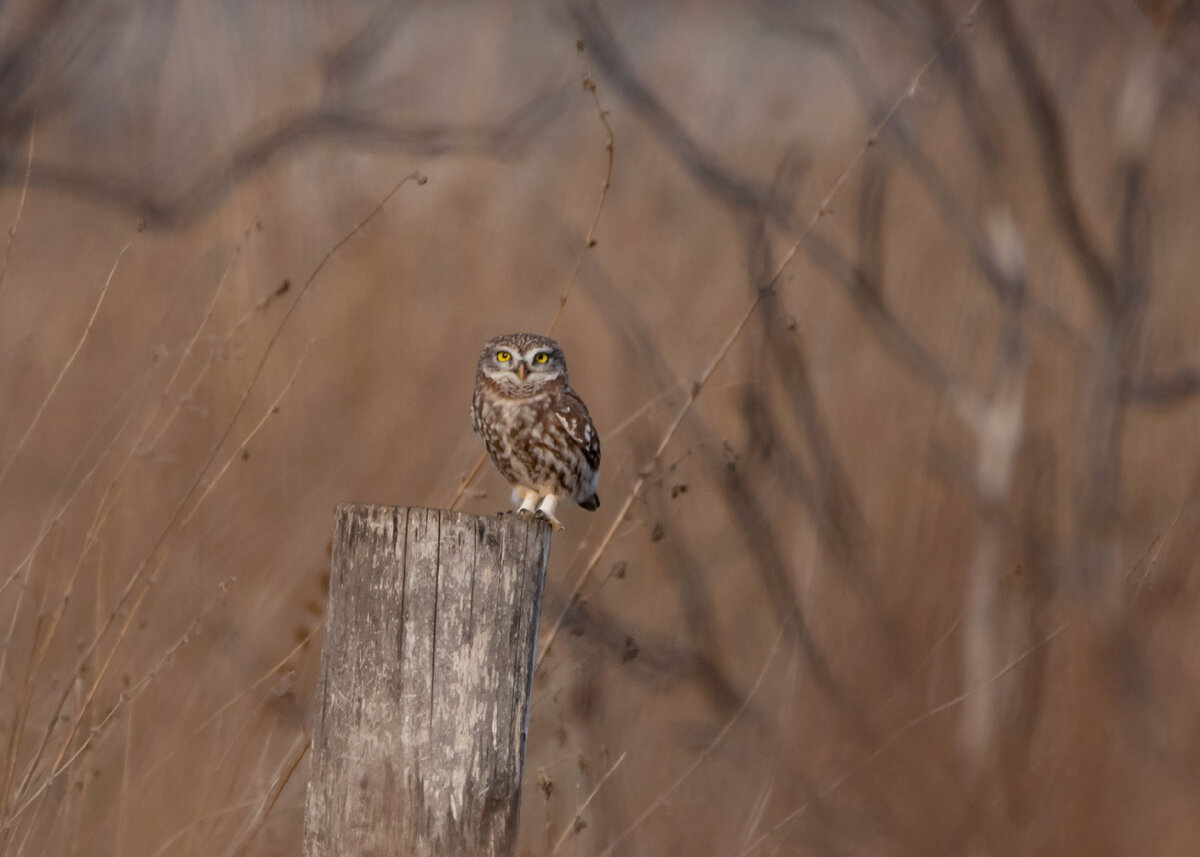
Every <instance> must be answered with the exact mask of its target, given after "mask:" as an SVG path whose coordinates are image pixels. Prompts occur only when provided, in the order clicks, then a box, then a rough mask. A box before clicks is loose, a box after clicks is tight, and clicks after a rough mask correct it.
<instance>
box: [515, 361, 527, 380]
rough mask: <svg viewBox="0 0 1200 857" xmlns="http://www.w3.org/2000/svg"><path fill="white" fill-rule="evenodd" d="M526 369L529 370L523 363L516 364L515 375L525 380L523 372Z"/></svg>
mask: <svg viewBox="0 0 1200 857" xmlns="http://www.w3.org/2000/svg"><path fill="white" fill-rule="evenodd" d="M528 371H529V370H528V369H527V368H526V367H525V364H524V363H518V364H517V377H518V378H520V379H521V380H522V381H524V380H525V373H526V372H528Z"/></svg>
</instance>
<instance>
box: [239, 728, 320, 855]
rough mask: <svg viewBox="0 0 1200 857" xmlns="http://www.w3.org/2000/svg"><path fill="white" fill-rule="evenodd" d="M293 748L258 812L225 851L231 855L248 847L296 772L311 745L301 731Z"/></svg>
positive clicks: (243, 851) (242, 853)
mask: <svg viewBox="0 0 1200 857" xmlns="http://www.w3.org/2000/svg"><path fill="white" fill-rule="evenodd" d="M292 747H293V748H294V749H293V751H292V753H291V754H290V758H287V759H285V761H284V763H283V765H281V766H280V769H279V771H278V772H277V773H276V774H275V779H274V782H272V783H271V788H270V789H269V790H268V791H267V793H266V794H265V795H264V796H263V800H262V803H261V804H259V807H258V812H256V813H255V814H254V820H253V821H252V822H251V823H250V825H249V826H248V827H247V828H246V830H245V832H244V833H243V834H242V836H241V837H240V841H239V842H237V843H235V844H234V846H233V848H231V849H230V850H229V851H228V852H227V853H228V854H230V855H231V857H242V855H244V854H245V853H246V851H247V850H248V849H249V848H250V844H251V843H252V842H253V841H254V837H255V836H257V835H258V832H259V831H260V830H262V828H263V825H265V824H266V823H267V819H268V818H269V817H270V815H271V810H272V809H274V808H275V804H276V803H277V802H278V801H279V796H280V795H281V794H282V793H283V789H284V787H285V786H286V785H287V784H288V782H289V781H290V780H291V779H292V775H293V774H294V773H296V768H298V767H300V762H301V760H303V759H304V755H305V754H306V753H307V752H308V751H309V748H311V747H312V741H309V740H308V739H306V738H305V737H304V734H303V733H301V734H300V735H298V736H297V737H296V742H295V743H294V744H293V745H292Z"/></svg>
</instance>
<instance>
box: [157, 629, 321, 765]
mask: <svg viewBox="0 0 1200 857" xmlns="http://www.w3.org/2000/svg"><path fill="white" fill-rule="evenodd" d="M323 627H325V622H324V620H322V621H321V622H319V623H318V624H317V625H315V626H314V627H313V629H312V630H311V631H309V632H308V634H306V635H305V636H304V637H303V638H302V639H301V640H300V642H298V643H297V644H296V645H295V646H294V647H293V648H292V650H291V651H290V652H288V653H287V654H286V655H284V656H283V657H282V658H280V659H279V660H278V661H277V662H275V663H274V664H272V665H271V667H270V668H268V669H267V671H266V672H264V673H263V674H262V675H261V676H260V677H259V678H257V679H256V680H255V681H254V682H252V683H251V684H250V686H249V687H246V688H244V689H242V690H241V691H239V692H238V693H236V694H235V695H234V696H233V697H232V698H231V699H229V700H228V701H226V703H225V704H224V705H222V706H221V707H220V708H218V709H217V710H216V711H214V712H213V713H212V714H210V715H209V716H208V717H206V718H205V719H204V722H203V723H201V724H200V725H199V726H197V727H196V728H195V729H194V730H192V732H191V733H189V734H188V736H187V737H186V738H184V739H183V740H181V741H180V742H179V743H178V744H176V745H175V748H174V749H172V750H171V751H170V752H168V753H167V754H166V755H165V756H163V757H162V758H161V759H159V760H158V761H157V762H155V763H154V764H153V765H151V766H150V767H149V768H147V769H146V772H145V773H144V774H142V777H141V779H140V780H139V782H140V783H145V782H146V781H147V780H148V779H150V777H151V776H153V775H154V772H155V771H157V770H158V769H159V768H161V767H162V766H163V765H165V764H166V763H167V762H169V761H171V759H173V758H174V757H175V754H176V753H178V752H179V751H180V750H182V749H183V748H184V747H185V746H186V745H187V744H188V743H189V742H190V741H192V740H193V739H194V738H196V736H198V735H199V734H200V733H201V732H203V731H204V730H205V729H207V728H208V727H209V726H211V725H212V724H213V723H215V722H216V721H217V718H219V717H220V716H221V715H222V714H224V713H225V712H226V711H228V710H229V709H230V708H232V707H233V706H234V705H236V704H237V703H238V701H239V700H241V699H242V698H243V697H245V696H246V695H247V694H249V693H252V692H253V691H255V690H256V689H257V688H259V687H261V686H262V685H263V684H264V683H266V681H267V680H268V679H270V678H272V677H273V676H274V675H275V673H276V671H277V670H279V669H281V668H282V667H284V666H285V665H286V664H287V663H288V662H289V661H291V659H292V658H294V657H296V655H298V654H299V653H300V651H301V650H302V649H303V648H304V647H305V646H307V645H308V644H309V641H311V640H312V638H313V637H315V636H316V635H317V632H318V631H320V630H321V629H322V628H323Z"/></svg>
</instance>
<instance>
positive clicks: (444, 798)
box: [305, 504, 551, 857]
mask: <svg viewBox="0 0 1200 857" xmlns="http://www.w3.org/2000/svg"><path fill="white" fill-rule="evenodd" d="M550 535H551V532H550V526H549V524H547V523H545V522H544V521H540V520H534V519H523V518H518V517H516V516H514V515H508V516H504V517H482V516H479V515H467V514H463V513H461V512H449V511H445V510H441V509H418V508H405V507H394V506H366V505H355V504H347V505H342V506H340V507H338V510H337V516H336V523H335V531H334V537H333V567H332V573H331V575H330V585H329V609H328V612H327V613H326V620H325V647H324V651H323V653H322V656H321V675H320V680H319V684H318V687H317V706H316V714H315V717H314V721H313V739H312V740H313V750H312V773H311V778H310V780H309V786H308V805H307V807H306V811H305V853H306V854H307V855H308V857H361V855H371V857H387V855H397V857H399V855H403V857H432V855H489V857H490V855H506V857H507V855H512V854H514V853H515V847H516V832H517V817H518V812H519V809H520V794H521V770H522V766H523V764H524V759H525V731H526V727H527V723H528V716H529V691H530V686H531V684H532V679H533V667H534V652H535V649H536V645H537V627H538V613H539V610H540V609H541V601H542V586H543V583H544V581H545V577H546V561H547V559H548V557H549V554H550Z"/></svg>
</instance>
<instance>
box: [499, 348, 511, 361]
mask: <svg viewBox="0 0 1200 857" xmlns="http://www.w3.org/2000/svg"><path fill="white" fill-rule="evenodd" d="M496 359H497V360H499V361H500V362H501V363H507V362H508V361H509V360H512V355H511V354H509V353H508V352H507V351H497V352H496Z"/></svg>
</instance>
